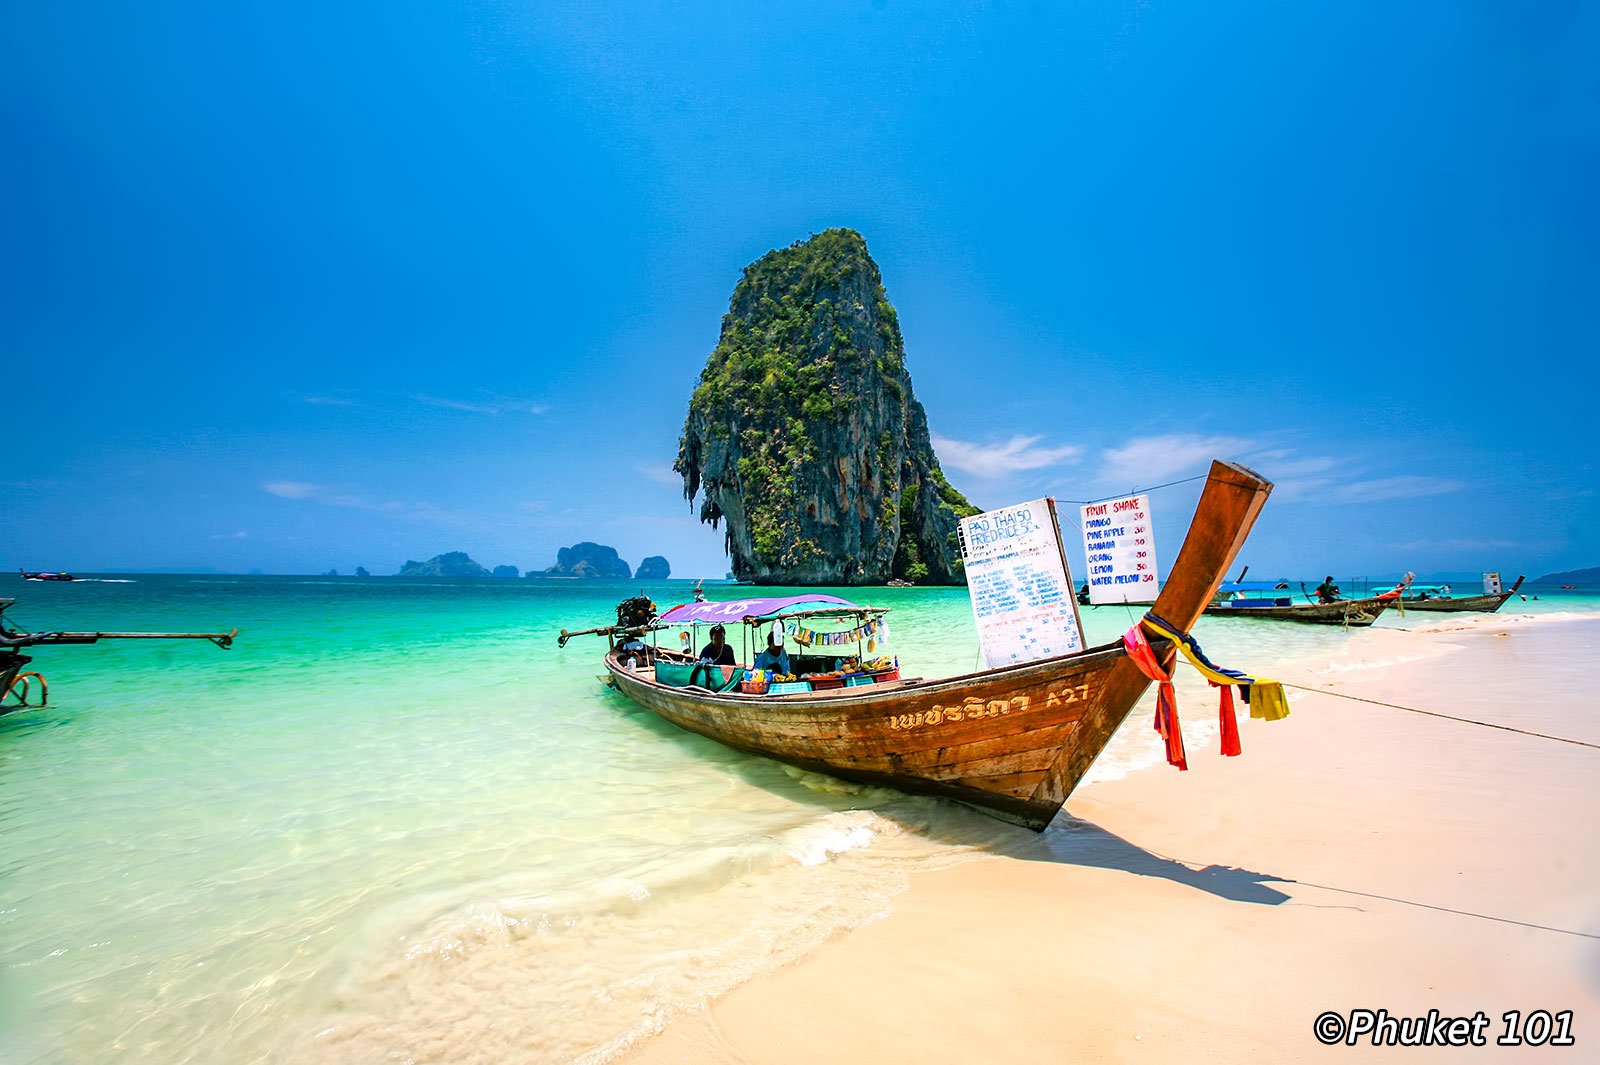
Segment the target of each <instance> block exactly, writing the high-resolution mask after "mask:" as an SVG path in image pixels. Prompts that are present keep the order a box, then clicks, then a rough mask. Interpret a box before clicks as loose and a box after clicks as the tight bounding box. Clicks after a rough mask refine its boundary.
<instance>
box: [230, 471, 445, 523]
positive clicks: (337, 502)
mask: <svg viewBox="0 0 1600 1065" xmlns="http://www.w3.org/2000/svg"><path fill="white" fill-rule="evenodd" d="M261 488H262V490H263V491H266V492H270V493H271V494H272V495H275V496H280V497H282V498H284V499H296V500H305V501H307V502H310V503H319V504H321V505H323V506H327V507H344V508H346V509H348V510H369V511H372V512H374V513H378V514H388V515H392V516H394V517H400V518H421V519H424V520H429V521H438V522H443V523H446V524H452V523H457V522H459V521H461V520H463V518H462V516H461V515H457V514H454V513H452V512H450V511H447V510H443V509H441V508H439V507H437V506H435V505H433V504H432V503H428V502H422V501H409V500H398V499H387V500H380V499H373V498H372V497H371V496H367V495H362V494H361V493H359V492H350V491H344V490H340V489H337V488H331V487H329V486H327V485H321V484H312V483H311V482H309V481H273V482H271V483H269V484H264V485H262V486H261Z"/></svg>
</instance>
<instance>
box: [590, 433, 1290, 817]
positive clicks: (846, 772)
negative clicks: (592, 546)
mask: <svg viewBox="0 0 1600 1065" xmlns="http://www.w3.org/2000/svg"><path fill="white" fill-rule="evenodd" d="M1271 490H1272V485H1271V484H1270V483H1269V482H1268V481H1266V480H1265V479H1263V478H1262V477H1261V476H1260V475H1258V474H1256V473H1255V472H1254V471H1252V470H1248V469H1245V468H1244V467H1241V466H1235V465H1232V464H1229V463H1223V462H1214V463H1213V464H1212V466H1211V472H1210V476H1209V478H1208V479H1207V481H1206V486H1205V490H1204V491H1203V492H1202V494H1201V497H1200V503H1199V506H1198V508H1197V509H1196V512H1195V517H1194V520H1193V522H1192V523H1191V524H1190V527H1189V533H1188V536H1187V537H1186V538H1185V540H1184V543H1183V547H1182V549H1181V550H1180V551H1179V553H1178V558H1177V562H1176V563H1175V565H1174V566H1173V569H1172V573H1171V575H1170V576H1169V578H1168V579H1167V582H1166V583H1165V584H1164V585H1163V586H1162V589H1161V593H1160V596H1159V597H1158V598H1157V600H1156V603H1155V606H1154V608H1153V609H1152V613H1153V614H1155V615H1157V616H1159V617H1160V618H1162V619H1165V621H1167V622H1168V623H1170V624H1171V625H1172V626H1173V627H1174V628H1175V629H1176V630H1177V631H1179V632H1187V631H1188V630H1190V629H1191V628H1193V626H1194V623H1195V622H1196V621H1197V620H1198V619H1199V617H1200V615H1201V612H1202V611H1203V610H1204V609H1205V606H1206V604H1207V603H1208V602H1210V601H1211V597H1212V596H1213V595H1214V594H1215V592H1216V589H1217V586H1218V585H1219V584H1220V583H1221V582H1222V579H1223V575H1224V573H1225V572H1226V571H1227V569H1228V567H1229V565H1230V564H1231V563H1232V562H1233V559H1234V557H1235V556H1236V555H1237V554H1238V552H1239V549H1240V547H1241V546H1242V545H1243V543H1244V540H1245V536H1246V535H1247V534H1248V533H1249V531H1250V527H1251V526H1252V525H1253V524H1254V522H1255V519H1256V515H1257V514H1259V513H1260V511H1261V507H1262V505H1263V504H1264V503H1265V502H1266V499H1267V495H1268V493H1269V492H1271ZM702 605H703V604H702ZM595 631H601V632H605V633H606V634H607V635H608V638H612V637H615V636H616V635H617V633H618V632H619V631H621V632H623V633H624V634H635V635H636V634H637V633H638V632H639V631H640V630H639V629H638V628H635V629H618V628H613V629H610V630H595ZM562 636H563V639H562V642H563V643H564V642H565V640H566V638H567V634H566V633H563V634H562ZM611 642H612V643H613V646H612V649H611V650H610V651H609V652H608V653H607V654H606V656H605V667H606V671H607V680H608V682H609V683H610V684H611V685H612V686H613V687H614V688H615V689H616V690H617V691H618V692H620V693H621V694H623V695H625V696H627V697H628V698H629V699H631V700H633V701H634V702H636V703H638V704H639V705H641V706H643V707H645V708H647V709H649V710H652V711H654V712H655V713H657V714H659V715H661V716H662V717H664V718H666V719H667V720H668V721H671V722H672V723H673V724H675V725H678V726H680V727H682V728H685V729H688V730H689V731H691V732H698V733H700V734H701V735H704V736H709V737H710V738H712V739H714V740H718V741H719V742H721V743H725V744H727V745H728V746H730V747H736V748H739V749H741V750H746V751H753V752H755V753H758V754H764V755H768V756H769V757H772V758H776V759H779V760H781V761H784V762H787V763H789V764H791V765H796V766H799V767H801V768H804V769H810V770H815V771H818V772H822V773H829V774H832V775H834V776H838V777H843V778H846V779H849V780H856V781H863V782H867V783H873V784H886V785H890V786H893V787H897V788H901V789H903V790H906V791H914V792H922V793H927V794H932V795H940V796H944V797H946V798H950V799H955V800H958V801H960V802H964V803H967V804H969V805H972V806H975V807H978V808H979V809H981V810H984V811H985V812H988V813H991V814H994V815H996V816H999V817H1001V818H1004V819H1006V820H1009V821H1014V822H1017V823H1019V824H1023V825H1026V826H1028V827H1029V828H1033V829H1043V828H1044V827H1045V825H1047V824H1048V823H1049V822H1050V819H1051V818H1052V817H1054V816H1055V813H1056V811H1057V810H1059V809H1060V808H1061V805H1062V803H1063V802H1065V801H1066V798H1067V796H1068V795H1069V794H1070V793H1071V792H1072V790H1073V788H1074V787H1076V786H1077V784H1078V782H1079V781H1080V780H1081V779H1082V778H1083V775H1084V773H1085V772H1087V771H1088V769H1089V766H1090V765H1091V764H1092V763H1093V762H1094V760H1095V758H1096V757H1097V756H1098V755H1099V754H1100V752H1101V751H1102V750H1103V749H1104V748H1105V745H1106V743H1107V742H1108V741H1109V740H1110V739H1111V735H1112V733H1114V732H1115V731H1116V729H1117V727H1118V726H1119V725H1121V724H1122V722H1123V719H1124V718H1126V717H1127V716H1128V713H1129V711H1131V710H1132V709H1133V706H1134V704H1135V703H1136V702H1138V700H1139V697H1140V696H1141V695H1143V694H1144V692H1145V690H1146V688H1148V687H1149V685H1150V683H1151V682H1150V679H1149V678H1148V677H1147V676H1146V674H1145V673H1144V672H1142V671H1141V669H1140V668H1139V666H1138V665H1136V664H1135V662H1134V661H1133V660H1132V659H1131V658H1129V656H1128V653H1127V650H1126V647H1125V645H1124V644H1123V643H1122V642H1121V641H1118V642H1116V643H1112V644H1106V645H1103V646H1100V647H1094V648H1089V649H1087V650H1084V651H1081V652H1078V653H1075V654H1070V655H1062V656H1057V657H1053V658H1046V659H1042V660H1040V661H1035V662H1027V663H1022V664H1018V665H1010V666H1004V667H1000V668H995V669H986V670H982V671H979V672H975V673H968V674H964V675H961V676H955V677H949V678H946V679H943V680H920V679H900V678H898V677H897V676H895V677H894V678H893V679H887V680H884V681H882V682H880V683H871V684H866V685H863V686H860V687H843V688H838V689H831V690H820V691H819V690H806V691H803V692H798V693H796V694H781V695H773V694H766V695H754V694H745V693H743V692H742V691H739V690H730V691H727V692H724V693H713V692H712V691H710V690H709V689H707V688H705V687H699V686H696V687H684V686H681V679H680V680H679V685H680V686H674V685H672V684H668V683H663V682H662V680H661V679H658V677H657V676H656V674H657V671H658V670H657V668H656V667H655V666H654V665H652V664H651V662H652V661H654V662H656V663H661V664H663V665H664V666H668V667H672V666H676V668H677V669H678V670H681V669H682V668H683V667H682V665H681V664H678V663H681V662H683V661H684V660H685V659H686V658H687V656H682V655H679V656H672V655H660V654H657V655H655V656H652V657H651V658H647V660H646V662H645V663H644V664H643V665H638V664H637V663H635V662H634V660H633V657H632V653H631V652H630V651H628V650H627V649H626V648H627V647H628V646H629V645H630V644H634V645H635V646H636V643H634V641H633V640H629V641H628V642H625V643H623V644H622V645H620V646H619V645H617V644H616V643H615V640H614V639H612V640H611ZM1151 644H1152V647H1153V649H1154V651H1155V655H1156V657H1157V659H1158V660H1159V662H1160V664H1161V666H1162V668H1163V669H1165V670H1166V671H1167V672H1168V673H1169V674H1170V672H1171V669H1172V665H1173V660H1174V658H1175V656H1176V647H1175V645H1174V644H1173V643H1172V642H1171V641H1169V640H1165V639H1153V640H1152V641H1151ZM635 653H636V652H635ZM674 658H675V659H676V662H674V661H673V659H674Z"/></svg>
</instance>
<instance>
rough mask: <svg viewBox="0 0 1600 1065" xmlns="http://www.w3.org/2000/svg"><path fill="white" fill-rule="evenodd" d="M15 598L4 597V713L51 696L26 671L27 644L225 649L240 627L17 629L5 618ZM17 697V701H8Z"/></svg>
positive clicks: (0, 671)
mask: <svg viewBox="0 0 1600 1065" xmlns="http://www.w3.org/2000/svg"><path fill="white" fill-rule="evenodd" d="M15 602H16V600H15V599H0V714H7V713H10V712H11V711H13V710H21V709H23V708H24V707H27V706H30V705H39V706H42V705H44V704H45V703H46V702H47V701H49V698H50V688H49V685H48V684H47V683H46V682H45V679H44V677H42V676H40V675H39V674H38V673H33V672H24V671H23V667H24V666H26V665H28V664H29V663H30V662H32V661H33V659H32V658H30V657H29V656H28V655H25V654H23V653H22V649H23V648H25V647H41V646H49V645H52V644H87V643H99V642H100V641H101V640H209V641H211V642H212V643H214V644H216V645H217V646H218V647H220V648H222V649H223V650H227V649H228V648H229V647H232V646H233V639H234V637H235V636H237V635H239V630H238V629H234V630H233V631H232V632H24V631H23V630H21V629H17V628H14V627H13V626H12V625H11V624H10V623H9V622H8V621H7V620H6V618H5V617H4V614H5V612H6V608H7V607H9V606H11V605H12V604H13V603H15ZM35 684H37V685H38V686H39V691H40V699H39V702H38V703H36V704H30V703H29V702H28V696H29V694H30V693H31V691H32V688H33V685H35ZM7 699H14V700H15V701H14V702H7V701H6V700H7Z"/></svg>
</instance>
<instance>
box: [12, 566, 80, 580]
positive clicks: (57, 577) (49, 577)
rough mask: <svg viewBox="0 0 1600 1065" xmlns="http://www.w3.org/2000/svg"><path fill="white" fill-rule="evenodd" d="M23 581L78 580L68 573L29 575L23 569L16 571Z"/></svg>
mask: <svg viewBox="0 0 1600 1065" xmlns="http://www.w3.org/2000/svg"><path fill="white" fill-rule="evenodd" d="M17 572H18V573H20V574H22V579H23V580H25V581H75V580H78V579H79V578H77V577H74V576H73V575H72V574H70V573H29V572H28V571H27V570H25V569H19V570H17Z"/></svg>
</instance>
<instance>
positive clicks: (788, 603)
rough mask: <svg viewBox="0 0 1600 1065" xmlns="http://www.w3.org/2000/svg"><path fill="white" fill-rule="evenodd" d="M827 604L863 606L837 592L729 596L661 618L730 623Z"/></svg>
mask: <svg viewBox="0 0 1600 1065" xmlns="http://www.w3.org/2000/svg"><path fill="white" fill-rule="evenodd" d="M826 607H840V608H842V609H845V610H859V609H860V607H858V606H856V604H854V603H852V602H850V601H849V600H847V599H840V598H839V597H838V596H836V595H818V594H812V595H786V596H779V597H776V598H765V599H730V600H729V601H728V602H726V603H684V604H683V605H682V606H675V607H673V608H672V609H671V610H669V611H667V612H666V613H665V614H662V615H661V618H660V620H661V621H662V622H665V623H666V624H668V625H688V624H691V623H696V624H702V625H714V624H719V623H720V624H723V625H731V624H733V623H735V622H737V621H740V620H741V619H743V618H770V617H775V616H776V615H778V614H787V613H793V612H794V611H796V610H807V609H817V608H826Z"/></svg>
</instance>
